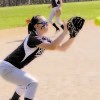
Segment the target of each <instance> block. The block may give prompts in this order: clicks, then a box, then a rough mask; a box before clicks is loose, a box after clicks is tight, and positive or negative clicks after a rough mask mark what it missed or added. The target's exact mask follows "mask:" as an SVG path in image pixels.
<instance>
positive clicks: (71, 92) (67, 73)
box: [0, 21, 100, 100]
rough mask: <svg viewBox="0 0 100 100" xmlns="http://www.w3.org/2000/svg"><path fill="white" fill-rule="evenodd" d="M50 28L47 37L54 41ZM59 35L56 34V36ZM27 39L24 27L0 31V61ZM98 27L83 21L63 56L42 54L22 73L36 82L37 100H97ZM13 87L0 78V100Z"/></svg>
mask: <svg viewBox="0 0 100 100" xmlns="http://www.w3.org/2000/svg"><path fill="white" fill-rule="evenodd" d="M54 32H55V30H54V28H53V27H52V26H50V30H49V32H48V34H47V35H48V36H50V37H51V38H56V36H57V35H55V34H54ZM59 34H60V33H58V35H59ZM26 36H27V27H21V28H13V29H6V30H1V31H0V59H3V58H5V57H6V56H7V55H8V54H9V53H11V52H12V51H13V50H14V49H15V48H16V47H17V46H18V45H19V44H20V43H21V42H22V40H23V39H24V38H25V37H26ZM99 45H100V27H96V26H95V25H94V23H93V21H86V22H85V25H84V27H83V29H82V30H81V31H80V34H79V35H78V36H77V37H76V39H75V41H74V43H73V44H72V46H71V47H70V48H69V49H68V50H67V51H66V52H58V51H54V52H53V51H45V53H44V54H43V55H42V56H41V57H39V58H37V59H36V60H34V61H33V62H32V63H30V64H29V65H28V66H26V67H25V68H24V69H23V70H25V71H26V72H28V73H30V74H31V75H33V76H35V77H36V78H37V79H38V80H39V87H38V90H37V94H36V99H37V100H100V46H99ZM15 88H16V86H15V85H14V84H11V83H8V82H6V81H5V80H3V79H2V78H1V77H0V100H8V98H9V97H11V96H12V94H13V92H14V90H15ZM21 100H23V98H21Z"/></svg>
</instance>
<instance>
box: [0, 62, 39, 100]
mask: <svg viewBox="0 0 100 100" xmlns="http://www.w3.org/2000/svg"><path fill="white" fill-rule="evenodd" d="M0 67H2V68H1V76H2V77H3V78H4V79H5V80H7V81H8V82H11V83H13V84H15V85H17V86H18V87H17V89H16V91H15V93H14V95H13V96H12V98H11V100H19V98H20V96H21V95H22V94H23V93H25V90H26V93H25V98H27V99H29V100H32V99H33V98H34V96H35V92H36V89H37V86H38V81H37V80H36V79H35V78H33V77H32V76H30V75H29V74H28V73H26V72H24V71H22V70H20V69H18V68H16V67H14V66H13V65H11V64H9V63H5V62H4V61H3V62H2V63H1V64H0ZM27 99H26V100H27Z"/></svg>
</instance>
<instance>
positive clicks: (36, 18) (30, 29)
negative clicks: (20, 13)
mask: <svg viewBox="0 0 100 100" xmlns="http://www.w3.org/2000/svg"><path fill="white" fill-rule="evenodd" d="M39 17H40V15H37V16H33V17H32V19H31V21H30V23H29V24H28V34H30V33H31V32H33V31H36V29H35V27H34V26H35V24H37V22H38V21H39Z"/></svg>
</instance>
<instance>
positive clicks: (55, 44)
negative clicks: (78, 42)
mask: <svg viewBox="0 0 100 100" xmlns="http://www.w3.org/2000/svg"><path fill="white" fill-rule="evenodd" d="M66 34H67V33H66V32H63V33H62V34H61V35H60V36H59V37H57V39H55V40H54V41H53V42H52V43H51V46H52V47H53V48H54V49H56V48H57V47H58V46H59V44H60V43H61V42H62V41H63V39H64V37H65V36H66Z"/></svg>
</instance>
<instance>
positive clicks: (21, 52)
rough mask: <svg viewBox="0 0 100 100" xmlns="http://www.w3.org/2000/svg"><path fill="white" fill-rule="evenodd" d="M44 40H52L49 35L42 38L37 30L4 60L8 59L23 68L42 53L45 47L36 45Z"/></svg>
mask: <svg viewBox="0 0 100 100" xmlns="http://www.w3.org/2000/svg"><path fill="white" fill-rule="evenodd" d="M44 41H48V42H51V40H50V39H49V38H47V37H43V38H40V37H39V36H38V35H37V34H36V32H34V33H31V34H29V35H28V36H27V37H26V38H25V40H24V41H23V43H22V44H21V45H20V46H18V48H17V49H15V50H14V51H13V52H12V53H11V54H10V55H8V56H7V57H6V58H5V59H4V61H7V62H9V63H11V64H12V65H14V66H15V67H17V68H19V69H21V68H23V67H24V66H25V65H27V64H29V63H30V62H31V61H32V60H33V59H35V58H36V57H38V56H40V55H42V53H43V52H44V49H43V48H39V47H37V46H36V45H39V44H41V43H43V42H44Z"/></svg>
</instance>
